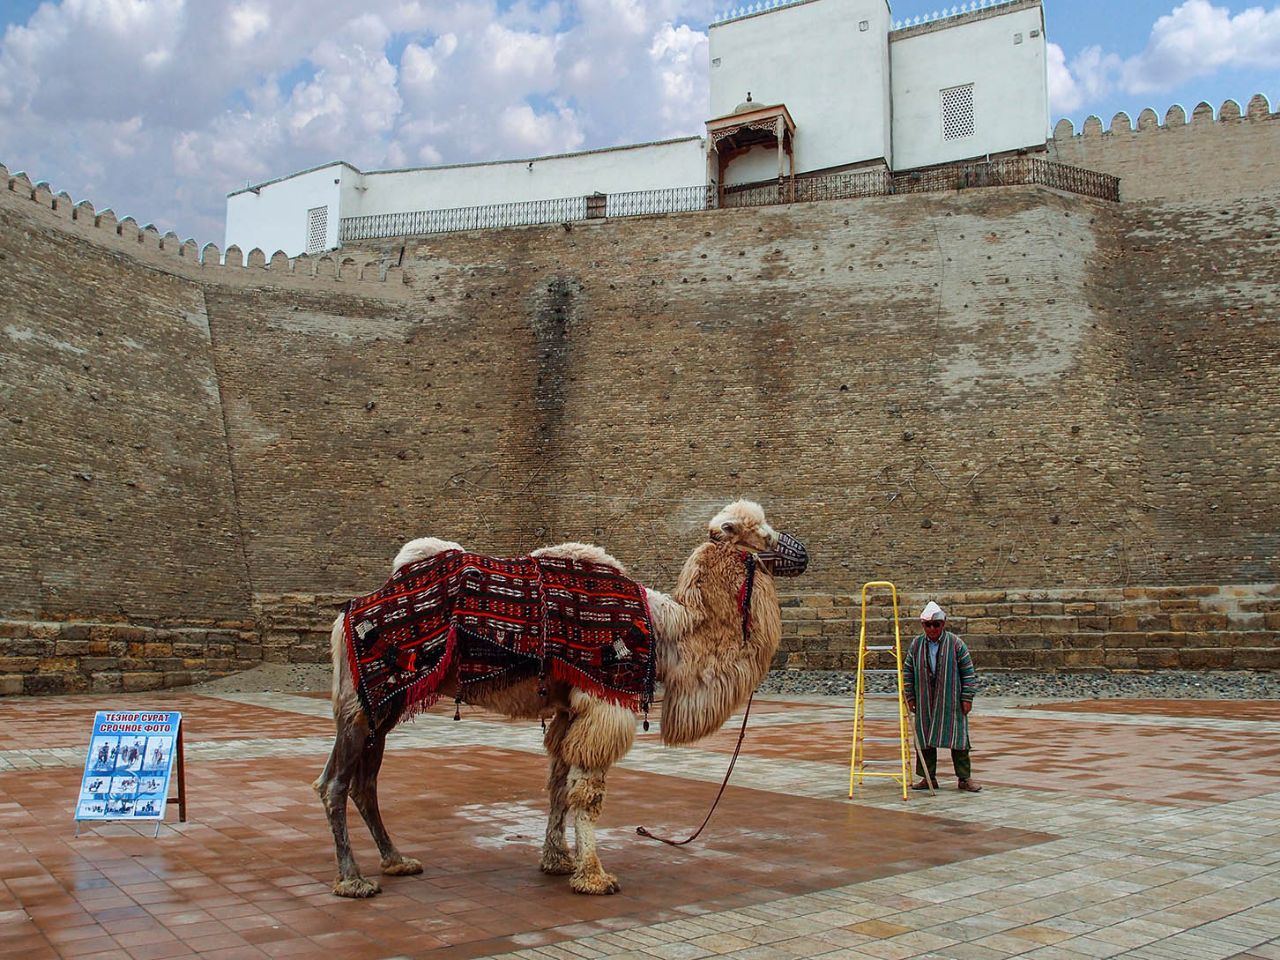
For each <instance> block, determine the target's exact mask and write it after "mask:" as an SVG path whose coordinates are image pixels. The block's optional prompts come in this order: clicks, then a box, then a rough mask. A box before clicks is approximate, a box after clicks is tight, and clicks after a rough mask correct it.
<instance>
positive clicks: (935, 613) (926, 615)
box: [920, 600, 947, 621]
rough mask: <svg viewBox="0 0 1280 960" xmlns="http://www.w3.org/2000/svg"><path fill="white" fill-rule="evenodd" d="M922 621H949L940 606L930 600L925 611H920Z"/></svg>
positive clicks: (925, 606)
mask: <svg viewBox="0 0 1280 960" xmlns="http://www.w3.org/2000/svg"><path fill="white" fill-rule="evenodd" d="M920 619H921V620H922V621H929V620H945V619H947V614H946V613H945V611H943V609H942V608H941V607H940V606H938V605H937V604H936V603H934V602H933V601H932V600H930V601H929V602H928V603H926V604H925V605H924V609H923V610H921V611H920Z"/></svg>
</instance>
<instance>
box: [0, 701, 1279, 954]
mask: <svg viewBox="0 0 1280 960" xmlns="http://www.w3.org/2000/svg"><path fill="white" fill-rule="evenodd" d="M115 707H128V708H132V709H138V708H155V709H167V710H181V711H182V713H183V718H184V730H185V736H186V744H187V750H186V757H187V785H188V796H189V810H188V821H187V822H186V823H185V824H180V823H177V822H176V819H177V817H176V807H171V812H170V816H169V819H168V821H167V822H166V823H165V824H164V825H163V826H162V827H161V828H160V835H159V837H158V838H157V837H153V835H152V834H153V831H154V827H153V826H150V825H147V826H141V825H124V824H105V825H86V826H82V827H81V830H80V834H79V836H76V835H75V825H74V823H73V821H72V819H71V817H72V808H73V803H74V798H75V795H76V791H77V788H78V784H79V779H80V773H81V770H82V768H83V765H84V758H85V751H86V747H87V738H88V733H89V729H90V726H91V722H92V718H93V711H94V710H97V709H109V708H115ZM452 714H453V707H452V704H448V705H441V706H439V707H437V708H436V709H435V710H433V711H432V712H431V713H430V714H428V715H425V716H422V717H420V718H418V720H416V721H415V722H414V723H412V724H409V725H406V726H404V727H402V728H401V729H400V730H399V731H397V732H396V733H395V734H393V735H392V737H391V738H390V740H389V742H388V754H387V760H386V763H385V764H384V766H383V774H382V778H381V781H380V788H381V789H380V794H381V800H382V809H383V813H384V817H385V819H386V821H387V823H388V826H389V828H390V829H391V832H392V834H393V836H395V837H396V839H397V842H398V843H399V845H400V848H401V849H402V850H403V851H404V852H405V853H406V854H408V855H410V856H416V857H418V858H420V859H421V860H422V861H423V862H424V865H425V867H426V869H425V872H424V873H423V874H421V875H419V876H412V877H384V878H381V879H382V887H383V891H384V892H383V894H382V895H381V896H379V897H377V898H374V899H372V900H367V901H349V900H340V899H338V898H335V897H333V896H332V895H331V894H330V893H329V885H330V882H331V881H332V878H333V874H334V872H335V871H334V865H333V854H332V841H331V839H330V836H329V830H328V826H327V823H326V821H325V818H324V815H323V813H322V811H321V808H320V804H319V801H318V800H317V799H316V797H315V795H314V793H313V792H312V791H311V789H310V786H309V784H310V782H311V780H312V779H313V778H314V777H315V775H316V774H317V773H318V771H319V769H320V767H321V765H322V764H323V762H324V757H325V755H326V754H327V751H328V746H329V739H328V738H329V732H330V730H331V728H332V721H331V719H330V717H329V707H328V703H327V701H326V699H325V698H324V697H323V695H303V694H287V693H268V694H222V695H196V694H192V693H162V694H154V695H143V694H140V695H133V696H125V697H108V698H87V697H57V698H47V699H37V700H21V699H8V700H0V882H2V884H0V957H4V958H20V960H44V958H53V957H59V958H62V957H65V958H72V957H74V958H83V960H89V958H96V960H106V958H120V960H160V958H167V957H187V956H195V955H198V956H201V957H209V958H241V957H244V958H265V957H334V958H342V960H363V958H389V957H402V956H403V957H429V958H432V960H446V958H449V960H452V958H458V960H462V958H473V957H485V956H503V957H506V958H520V960H591V958H597V957H601V958H603V957H608V958H615V960H698V958H701V957H716V956H724V957H729V958H733V960H792V958H801V957H824V958H828V960H863V958H883V960H900V958H908V957H944V958H955V960H988V958H990V960H995V958H1004V957H1025V958H1035V960H1076V958H1105V957H1132V958H1143V960H1211V958H1228V957H1234V958H1270V960H1280V702H1278V701H1195V700H1175V701H1159V700H1145V701H1139V700H1108V701H1095V702H1051V703H1036V702H1019V701H1014V700H992V699H986V700H979V703H978V706H977V708H976V709H975V711H974V715H973V718H972V720H973V723H972V726H973V742H974V752H973V756H974V776H975V778H976V779H978V780H979V781H981V782H982V783H983V784H984V785H985V789H984V791H983V792H982V793H980V794H977V795H971V794H962V793H959V792H958V791H956V790H955V789H954V786H955V781H954V778H951V777H949V776H945V775H947V774H949V773H950V767H949V763H948V760H947V756H946V753H945V752H943V754H942V757H941V758H940V773H942V774H944V778H943V780H942V785H943V789H942V790H941V791H940V792H939V793H938V795H937V796H932V797H931V796H929V795H927V794H913V795H912V797H911V799H910V801H908V802H903V800H902V799H901V794H900V791H899V789H898V787H897V786H896V785H895V784H893V783H891V782H890V781H886V780H877V781H869V782H868V784H867V785H866V786H864V787H862V788H860V790H859V792H858V794H857V797H856V800H855V801H852V802H851V801H850V800H849V799H848V797H847V792H848V762H849V746H850V745H849V736H850V733H851V723H852V714H853V709H852V702H851V701H850V700H847V699H839V700H837V699H830V698H821V697H808V698H802V697H790V698H784V697H775V698H771V699H769V700H765V701H757V703H756V705H755V707H754V708H753V710H752V716H751V724H750V728H749V731H748V734H747V740H746V744H745V748H744V753H743V756H742V758H741V759H740V760H739V762H738V766H737V769H736V771H735V773H734V777H733V780H732V782H731V785H730V787H729V789H728V790H727V791H726V793H725V796H724V799H723V801H722V802H721V804H720V807H719V809H718V810H717V811H716V814H715V817H714V819H713V820H712V822H711V824H710V826H709V827H708V828H707V830H706V831H705V832H704V833H703V836H702V837H701V838H700V839H699V840H698V841H696V842H695V843H694V844H692V845H691V846H686V847H681V848H678V849H676V848H671V847H668V846H665V845H663V844H659V843H655V842H653V841H652V840H646V839H643V838H641V837H638V836H637V835H636V833H635V827H636V826H637V825H644V826H647V827H649V828H650V829H651V830H653V831H654V832H655V833H661V834H664V835H668V836H680V837H683V836H687V835H688V833H689V832H690V831H691V830H692V829H694V828H695V827H696V826H697V824H698V823H700V822H701V821H702V818H703V816H704V815H705V813H706V810H707V808H708V806H709V805H710V803H711V801H712V799H713V798H714V796H715V792H716V789H717V787H718V784H719V781H720V779H721V777H722V776H723V774H724V771H725V767H726V764H727V762H728V759H729V755H730V753H731V751H732V749H733V746H734V744H735V742H736V741H737V724H736V722H734V721H731V722H730V724H729V725H727V726H726V728H725V729H724V730H723V731H721V732H720V733H719V734H717V735H716V736H714V737H712V738H709V739H708V740H706V741H704V742H703V743H701V744H699V745H697V747H696V748H694V749H689V748H682V749H669V748H664V747H662V746H661V744H660V743H659V742H658V740H657V738H656V736H655V734H653V733H650V734H648V735H644V736H642V737H641V738H640V742H639V743H638V744H637V747H636V749H635V750H634V751H633V752H632V753H631V755H630V757H629V758H628V759H627V760H626V761H625V763H624V764H623V765H622V766H621V767H620V768H619V769H617V770H616V771H615V772H614V774H613V776H612V777H611V778H610V793H609V797H608V800H607V802H606V805H605V811H604V815H603V817H602V819H601V829H600V830H599V838H600V848H601V852H602V857H603V859H604V863H605V866H606V868H608V869H609V870H611V871H612V872H614V873H616V874H617V875H618V877H619V879H620V881H621V883H622V892H621V893H620V894H618V895H616V896H612V897H582V896H576V895H574V894H572V893H570V892H569V889H568V885H567V882H566V880H565V878H563V877H547V876H543V875H542V874H541V873H539V872H538V869H537V862H538V851H539V848H540V844H541V837H542V829H543V823H544V814H543V811H544V794H543V791H542V784H543V777H544V773H543V761H542V758H541V747H540V730H539V728H538V725H537V724H536V723H529V722H522V723H509V722H505V721H503V720H501V719H499V718H497V717H494V716H491V715H486V714H483V713H479V712H476V711H474V710H468V709H466V708H464V710H463V720H462V722H457V723H455V722H454V721H453V719H452ZM872 732H873V733H876V732H880V733H883V732H888V730H887V727H886V728H884V729H882V730H880V731H876V730H872ZM876 749H883V748H876V747H869V748H868V753H869V754H870V755H874V751H875V750H876ZM352 819H353V824H352V836H353V839H354V840H355V845H356V852H357V855H358V856H359V857H360V860H361V863H362V866H363V867H364V868H365V869H366V870H367V871H369V873H370V875H375V876H376V875H377V873H376V871H377V856H376V851H375V849H374V847H373V843H372V841H371V840H370V839H369V837H368V834H367V832H366V831H365V830H364V828H363V824H362V823H361V822H360V821H359V818H358V816H357V815H356V814H355V811H354V808H353V809H352Z"/></svg>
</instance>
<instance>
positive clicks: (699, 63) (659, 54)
mask: <svg viewBox="0 0 1280 960" xmlns="http://www.w3.org/2000/svg"><path fill="white" fill-rule="evenodd" d="M649 59H650V60H651V61H652V62H653V65H654V68H655V70H656V73H657V80H658V92H659V115H660V117H661V118H662V121H663V130H662V131H661V135H663V136H671V135H675V134H680V133H689V132H691V130H693V129H694V128H693V127H692V126H691V123H699V122H700V121H702V120H705V119H706V117H703V116H701V114H702V112H703V111H705V110H706V99H707V94H706V91H707V83H708V81H707V35H706V34H705V33H702V32H700V31H698V30H693V29H691V28H690V27H689V26H688V25H687V24H681V25H680V26H679V27H675V26H673V25H672V24H671V23H669V22H668V23H664V24H662V25H661V26H660V27H659V28H658V29H657V31H656V32H655V33H654V34H653V39H652V41H651V42H650V44H649ZM699 125H700V123H699Z"/></svg>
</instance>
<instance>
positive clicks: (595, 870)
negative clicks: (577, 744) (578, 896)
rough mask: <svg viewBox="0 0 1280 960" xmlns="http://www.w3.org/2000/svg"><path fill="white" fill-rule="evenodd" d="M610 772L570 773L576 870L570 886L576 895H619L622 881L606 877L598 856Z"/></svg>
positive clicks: (581, 771) (570, 806) (571, 771)
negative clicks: (599, 824) (598, 828)
mask: <svg viewBox="0 0 1280 960" xmlns="http://www.w3.org/2000/svg"><path fill="white" fill-rule="evenodd" d="M606 772H607V771H606V770H603V769H600V770H584V769H582V768H581V767H573V768H572V769H570V771H569V797H568V799H569V809H570V811H572V813H573V834H574V847H575V852H576V860H577V863H576V866H575V869H574V871H573V876H572V877H570V878H569V886H570V887H571V888H572V889H573V891H574V892H575V893H596V894H599V893H617V892H618V891H619V890H621V889H622V888H621V887H620V886H619V885H618V878H617V877H615V876H613V875H612V874H608V873H605V871H604V867H603V866H601V864H600V856H599V854H598V853H597V852H596V821H597V820H598V819H599V818H600V811H601V810H602V809H603V808H604V778H605V774H606Z"/></svg>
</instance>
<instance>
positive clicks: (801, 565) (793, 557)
mask: <svg viewBox="0 0 1280 960" xmlns="http://www.w3.org/2000/svg"><path fill="white" fill-rule="evenodd" d="M756 556H757V558H758V559H760V560H762V561H763V562H764V565H765V567H766V568H767V569H768V570H769V572H770V573H772V574H773V575H774V576H775V577H798V576H800V574H802V573H804V571H805V569H806V568H807V567H808V566H809V551H808V550H806V549H805V548H804V544H803V543H801V542H800V541H799V540H797V539H796V538H795V537H793V536H792V535H791V534H789V533H783V534H780V535H779V536H778V542H777V544H776V545H775V546H774V548H773V549H772V550H766V551H764V552H762V553H759V554H757V555H756Z"/></svg>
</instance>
